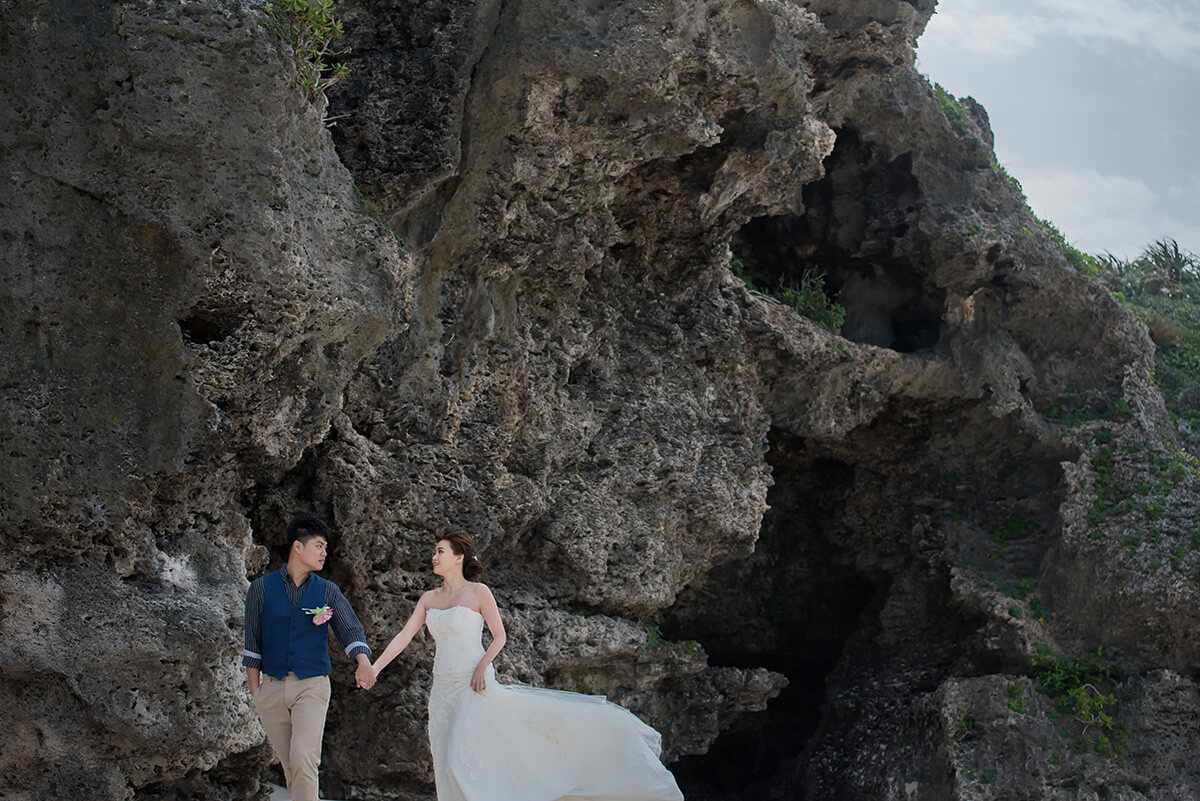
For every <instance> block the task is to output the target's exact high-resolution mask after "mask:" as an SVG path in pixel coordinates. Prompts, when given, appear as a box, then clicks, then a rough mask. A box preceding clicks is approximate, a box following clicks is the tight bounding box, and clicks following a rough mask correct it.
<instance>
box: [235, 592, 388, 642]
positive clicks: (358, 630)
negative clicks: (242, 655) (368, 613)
mask: <svg viewBox="0 0 1200 801" xmlns="http://www.w3.org/2000/svg"><path fill="white" fill-rule="evenodd" d="M325 603H326V604H328V605H329V607H330V608H331V609H333V618H332V619H330V621H329V625H330V627H331V628H332V629H333V636H335V637H337V640H338V643H340V644H341V646H342V650H343V651H345V652H346V656H348V657H349V658H351V659H354V657H356V656H358V655H359V654H366V655H367V656H368V657H370V656H371V648H370V646H368V645H367V633H366V632H365V631H363V627H362V623H359V622H358V615H356V614H354V609H353V608H352V607H351V606H350V602H349V601H347V600H346V596H345V595H343V594H342V591H341V590H340V589H338V586H337V585H336V584H334V583H333V582H332V581H328V582H326V583H325ZM247 647H249V646H247Z"/></svg>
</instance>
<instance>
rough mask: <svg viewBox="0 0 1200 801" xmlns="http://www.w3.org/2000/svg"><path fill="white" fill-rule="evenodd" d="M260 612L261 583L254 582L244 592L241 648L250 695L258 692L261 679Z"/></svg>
mask: <svg viewBox="0 0 1200 801" xmlns="http://www.w3.org/2000/svg"><path fill="white" fill-rule="evenodd" d="M262 612H263V583H262V582H261V581H255V582H252V583H251V584H250V589H249V590H247V591H246V620H245V625H244V628H245V630H246V639H245V645H244V646H243V648H242V666H243V667H244V668H246V683H247V684H248V685H250V692H251V693H255V692H258V683H259V681H260V680H261V679H262Z"/></svg>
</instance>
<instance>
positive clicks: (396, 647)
mask: <svg viewBox="0 0 1200 801" xmlns="http://www.w3.org/2000/svg"><path fill="white" fill-rule="evenodd" d="M423 625H425V596H424V595H422V596H421V600H419V601H417V608H416V609H414V610H413V612H412V614H411V615H409V616H408V622H407V623H405V624H404V628H402V629H400V633H399V634H397V635H396V636H395V637H393V638H392V641H391V642H389V643H388V644H387V648H384V649H383V653H382V654H380V655H379V658H378V659H376V660H375V663H374V664H373V665H371V670H373V671H374V672H375V676H376V677H378V676H379V674H380V673H382V672H383V669H384V668H385V667H387V666H388V663H389V662H391V661H392V660H393V659H395V658H396V657H397V656H399V655H400V652H401V651H403V650H404V649H405V648H407V647H408V644H409V643H410V642H412V638H413V637H415V636H417V632H418V631H420V630H421V626H423Z"/></svg>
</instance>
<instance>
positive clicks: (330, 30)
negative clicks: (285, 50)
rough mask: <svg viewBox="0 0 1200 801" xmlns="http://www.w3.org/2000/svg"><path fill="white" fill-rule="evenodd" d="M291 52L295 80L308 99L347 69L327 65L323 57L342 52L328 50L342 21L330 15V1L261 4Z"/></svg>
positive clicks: (278, 0)
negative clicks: (292, 54) (294, 67)
mask: <svg viewBox="0 0 1200 801" xmlns="http://www.w3.org/2000/svg"><path fill="white" fill-rule="evenodd" d="M262 8H263V11H265V12H266V13H267V14H268V15H270V17H271V19H273V20H274V21H275V23H276V25H277V27H278V29H279V32H280V34H281V35H282V36H283V39H284V41H285V42H287V44H289V45H290V46H291V48H292V51H293V53H294V54H295V66H296V80H297V82H298V83H299V88H300V91H301V92H302V93H303V94H304V96H305V97H306V98H308V99H309V100H310V101H315V100H317V98H319V97H321V96H322V95H323V94H324V92H325V89H326V88H328V87H329V86H331V85H333V84H334V83H335V82H336V81H338V80H340V79H342V78H344V77H345V76H346V75H347V74H349V72H350V68H349V67H348V66H346V65H345V64H340V63H339V64H333V65H330V64H328V63H327V62H326V58H328V57H331V56H336V55H341V54H342V53H344V52H346V51H335V50H332V49H331V47H332V43H333V40H334V39H336V38H337V37H339V36H341V35H342V23H341V22H340V21H338V20H336V19H334V17H333V0H270V2H268V3H265V4H264V5H263V6H262Z"/></svg>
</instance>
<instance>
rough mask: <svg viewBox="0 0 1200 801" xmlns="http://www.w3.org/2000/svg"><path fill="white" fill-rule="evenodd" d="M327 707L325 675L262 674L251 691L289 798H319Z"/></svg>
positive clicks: (308, 800) (301, 800)
mask: <svg viewBox="0 0 1200 801" xmlns="http://www.w3.org/2000/svg"><path fill="white" fill-rule="evenodd" d="M328 709H329V677H328V676H313V677H312V678H310V679H299V678H296V674H295V673H288V674H287V675H286V676H284V677H283V678H282V679H276V678H272V677H271V676H268V675H267V674H266V673H263V674H262V681H261V683H260V684H259V685H258V692H256V693H254V711H255V712H257V713H258V719H259V720H260V721H262V725H263V728H264V729H266V730H267V739H268V740H270V741H271V747H272V748H274V749H275V755H276V756H278V757H279V764H281V765H282V766H283V776H284V778H285V779H286V780H287V787H288V792H289V793H291V794H292V801H320V797H319V796H318V795H317V767H318V766H319V765H320V764H321V737H322V736H323V735H324V734H325V712H326V711H327V710H328Z"/></svg>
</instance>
